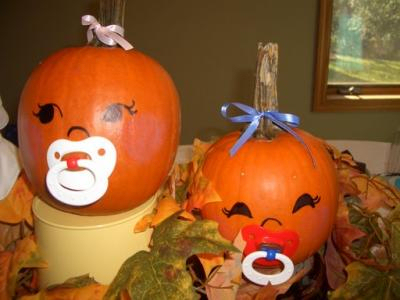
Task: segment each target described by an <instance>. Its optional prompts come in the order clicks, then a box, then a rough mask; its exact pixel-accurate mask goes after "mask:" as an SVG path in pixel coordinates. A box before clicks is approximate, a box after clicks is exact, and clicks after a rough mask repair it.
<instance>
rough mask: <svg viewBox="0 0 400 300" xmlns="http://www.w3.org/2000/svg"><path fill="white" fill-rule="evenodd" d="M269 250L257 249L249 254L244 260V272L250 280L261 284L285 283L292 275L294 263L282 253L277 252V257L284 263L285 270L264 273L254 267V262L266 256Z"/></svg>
mask: <svg viewBox="0 0 400 300" xmlns="http://www.w3.org/2000/svg"><path fill="white" fill-rule="evenodd" d="M267 255H268V251H255V252H252V253H250V254H249V255H247V256H246V257H245V258H244V260H243V262H242V272H243V274H244V275H245V276H246V277H247V279H249V280H250V281H252V282H254V283H256V284H259V285H267V284H269V283H270V284H272V285H278V284H281V283H284V282H286V281H288V280H289V279H290V277H292V275H293V272H294V265H293V262H292V260H291V259H290V258H289V257H287V256H286V255H283V254H281V253H276V254H275V259H277V260H279V261H280V262H282V264H283V270H282V272H280V273H277V274H262V273H260V272H258V271H256V270H255V269H254V268H253V262H254V261H255V260H257V259H259V258H266V257H267Z"/></svg>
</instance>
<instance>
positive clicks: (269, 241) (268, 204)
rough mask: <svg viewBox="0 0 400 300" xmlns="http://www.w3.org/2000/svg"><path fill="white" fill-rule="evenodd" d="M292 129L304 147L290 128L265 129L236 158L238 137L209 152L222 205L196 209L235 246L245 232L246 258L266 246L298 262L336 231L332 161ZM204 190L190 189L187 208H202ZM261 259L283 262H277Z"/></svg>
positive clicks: (208, 171) (316, 142) (207, 171)
mask: <svg viewBox="0 0 400 300" xmlns="http://www.w3.org/2000/svg"><path fill="white" fill-rule="evenodd" d="M267 46H269V45H267ZM261 50H263V49H260V51H261ZM268 51H270V50H268ZM268 51H267V52H268ZM264 78H268V76H265V77H264ZM272 94H273V95H274V93H272ZM275 96H276V94H275V95H274V98H275V99H276V97H275ZM262 104H263V105H264V107H268V105H265V103H262ZM261 106H262V105H261ZM265 125H266V127H268V124H265ZM269 129H271V128H269ZM292 130H293V132H294V134H295V135H296V136H297V137H298V138H299V139H301V141H302V142H303V143H304V144H303V143H301V142H299V140H298V139H296V138H295V137H294V136H293V134H290V133H288V132H286V131H277V130H274V129H271V130H270V132H275V133H274V136H273V138H266V135H263V134H265V132H263V131H262V130H261V132H258V136H257V137H255V136H253V137H251V138H250V139H248V140H247V141H246V142H245V143H244V144H243V145H241V147H240V148H239V150H238V151H237V152H236V153H235V154H234V155H231V149H232V148H233V147H234V145H235V144H236V143H237V141H238V140H239V138H240V136H241V134H242V133H241V132H232V133H229V134H227V135H226V136H224V137H222V138H220V139H219V140H218V141H217V142H215V143H214V144H213V145H212V146H211V147H210V148H209V149H208V151H207V152H206V154H205V158H204V162H203V165H202V167H201V169H200V171H199V172H201V173H202V174H201V176H202V177H201V176H200V178H205V179H206V180H203V182H208V183H209V184H210V185H211V187H212V188H213V189H214V191H216V192H217V194H218V195H219V198H220V200H221V201H214V200H212V201H213V202H208V201H207V199H203V200H202V201H203V202H202V203H203V206H201V207H198V208H199V209H200V211H201V215H202V217H203V218H205V219H211V220H215V221H216V222H218V224H219V230H220V232H221V234H222V235H223V236H224V237H225V238H227V239H229V240H231V241H233V240H234V239H235V237H236V236H237V235H238V234H239V233H241V234H242V237H243V239H244V240H245V241H246V247H245V249H244V255H248V254H250V253H251V252H254V251H258V250H262V249H263V247H268V248H272V249H275V250H278V251H279V252H281V253H282V254H284V255H286V256H288V257H289V258H290V259H291V260H292V261H293V262H294V263H299V262H302V261H304V260H305V259H307V258H308V257H310V256H311V255H313V254H314V253H315V252H316V251H318V249H319V248H320V247H321V246H322V245H323V244H324V242H325V241H326V240H327V238H328V236H329V234H330V232H331V230H332V226H333V223H334V220H335V216H336V210H337V200H338V184H337V174H336V170H335V167H334V164H333V161H332V159H331V157H330V155H329V153H328V151H327V149H326V147H325V144H324V142H323V141H321V140H320V139H318V138H316V137H314V136H312V135H311V134H309V133H307V132H305V131H302V130H300V129H292ZM193 186H195V185H193ZM203 190H204V189H203ZM203 190H202V189H198V190H197V191H196V189H194V190H192V191H191V192H192V195H191V198H190V200H189V202H190V203H189V207H193V206H194V207H195V206H196V204H195V203H193V202H194V201H195V199H196V198H197V199H199V198H198V196H199V197H203V198H204V197H206V198H207V194H205V193H203ZM196 193H200V194H201V193H203V194H201V195H197V194H196ZM257 262H258V263H259V264H263V265H266V266H274V265H277V264H278V261H277V260H257Z"/></svg>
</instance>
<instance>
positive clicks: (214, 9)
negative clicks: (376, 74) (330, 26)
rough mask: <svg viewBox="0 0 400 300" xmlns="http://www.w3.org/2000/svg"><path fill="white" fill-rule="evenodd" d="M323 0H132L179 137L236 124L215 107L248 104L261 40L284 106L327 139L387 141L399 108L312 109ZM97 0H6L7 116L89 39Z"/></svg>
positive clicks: (2, 18) (130, 20) (140, 43)
mask: <svg viewBox="0 0 400 300" xmlns="http://www.w3.org/2000/svg"><path fill="white" fill-rule="evenodd" d="M317 13H318V1H317V0H303V1H293V0H247V1H243V0H229V1H228V0H225V1H224V0H219V1H218V0H203V1H188V0H186V1H185V0H155V1H148V0H140V1H139V0H138V1H134V0H127V8H126V19H125V30H126V38H127V39H128V40H129V41H130V42H131V43H132V44H133V45H134V46H135V47H136V49H138V50H140V51H142V52H144V53H146V54H148V55H150V56H152V57H153V58H155V59H156V60H158V61H159V62H160V63H161V64H162V65H163V66H164V67H165V68H166V69H167V70H168V71H169V73H170V74H171V76H172V77H173V79H174V81H175V83H176V85H177V88H178V90H179V93H180V96H181V108H182V135H181V143H186V144H187V143H191V142H192V140H193V138H194V137H200V138H202V139H208V138H210V137H212V136H215V135H221V134H223V133H225V132H227V131H228V130H232V129H233V128H234V126H233V125H231V124H229V122H228V121H226V120H224V119H223V118H222V117H221V116H220V113H219V109H220V106H221V105H222V104H223V103H224V102H227V101H240V102H244V103H247V104H252V99H253V87H254V71H255V70H254V69H255V62H256V52H257V43H258V42H276V43H278V45H279V76H278V98H279V103H280V110H281V111H282V112H291V113H294V114H297V115H298V116H300V118H301V122H302V128H303V129H305V130H308V131H310V132H311V133H313V134H315V135H318V136H320V137H322V138H326V139H369V140H377V141H391V139H392V134H393V133H394V131H395V129H396V128H397V127H399V126H400V112H378V111H373V112H355V113H353V112H343V113H316V112H311V102H312V89H313V73H314V58H315V46H316V30H317V25H316V20H317ZM84 14H92V15H94V16H96V17H97V15H98V4H97V1H96V0H80V1H78V0H70V1H60V0H24V1H15V0H1V1H0V35H1V43H2V44H1V47H0V62H1V67H0V94H1V96H2V98H3V103H4V106H5V107H6V109H7V110H8V112H9V113H10V116H11V119H12V120H13V121H15V120H16V113H17V106H18V98H19V94H20V92H21V89H22V87H23V84H24V82H25V80H26V79H27V77H28V76H29V73H30V72H31V71H32V69H33V68H34V66H35V65H36V64H37V63H39V62H40V60H41V59H43V58H44V57H46V56H47V55H49V54H50V53H52V52H54V51H56V50H57V49H60V48H62V47H66V46H72V45H83V44H85V42H86V40H85V39H86V28H85V27H83V26H81V25H80V17H81V16H82V15H84Z"/></svg>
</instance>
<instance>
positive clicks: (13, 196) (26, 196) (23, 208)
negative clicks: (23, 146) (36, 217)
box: [0, 172, 34, 226]
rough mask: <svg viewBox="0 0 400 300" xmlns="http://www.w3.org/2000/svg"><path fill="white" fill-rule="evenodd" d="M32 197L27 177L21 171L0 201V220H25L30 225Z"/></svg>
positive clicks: (11, 222) (31, 221) (12, 222)
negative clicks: (8, 191)
mask: <svg viewBox="0 0 400 300" xmlns="http://www.w3.org/2000/svg"><path fill="white" fill-rule="evenodd" d="M33 197H34V195H33V193H32V190H31V188H30V185H29V182H28V179H27V178H26V175H25V173H24V172H22V173H21V174H20V176H19V177H18V179H17V181H16V182H15V184H14V186H13V188H12V189H11V191H10V193H9V194H8V195H7V197H6V198H4V199H3V200H2V201H0V222H4V223H9V224H17V223H20V222H23V221H26V222H27V223H28V224H29V225H30V226H32V223H33V218H32V209H31V208H32V200H33Z"/></svg>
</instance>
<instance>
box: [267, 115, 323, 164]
mask: <svg viewBox="0 0 400 300" xmlns="http://www.w3.org/2000/svg"><path fill="white" fill-rule="evenodd" d="M271 121H272V122H273V123H274V124H275V125H276V126H278V127H279V128H281V129H283V130H285V131H287V132H289V133H290V134H291V135H292V136H293V137H294V138H295V139H296V140H297V141H298V142H299V143H300V144H302V145H303V147H304V148H305V150H306V151H307V152H308V155H309V156H310V158H311V160H312V163H313V166H314V168H315V167H316V165H317V163H316V162H315V159H314V156H313V155H312V153H311V150H310V148H309V147H308V146H307V144H306V143H305V142H304V140H303V139H302V138H301V137H300V136H299V135H298V134H297V133H296V132H295V131H294V130H293V129H292V128H290V126H288V125H286V124H285V123H284V122H281V121H279V120H276V119H275V118H273V119H272V118H271Z"/></svg>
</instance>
